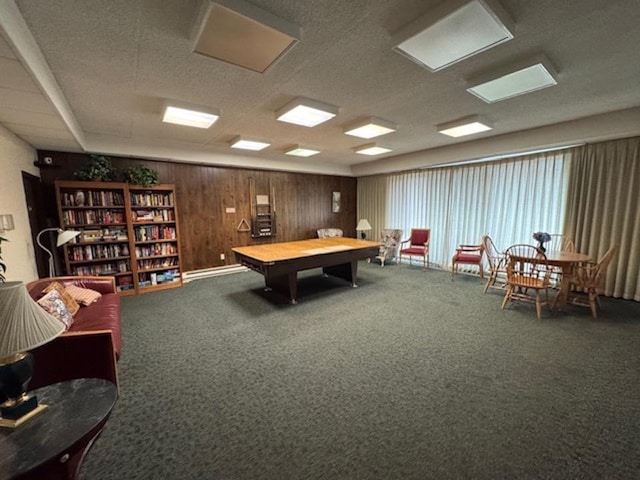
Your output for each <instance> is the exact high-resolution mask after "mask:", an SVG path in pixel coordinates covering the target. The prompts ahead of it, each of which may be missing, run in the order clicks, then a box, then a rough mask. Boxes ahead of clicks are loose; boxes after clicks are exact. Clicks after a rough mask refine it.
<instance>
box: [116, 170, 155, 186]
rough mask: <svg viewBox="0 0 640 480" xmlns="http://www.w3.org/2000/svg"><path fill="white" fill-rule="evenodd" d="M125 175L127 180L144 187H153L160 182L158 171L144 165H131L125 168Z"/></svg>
mask: <svg viewBox="0 0 640 480" xmlns="http://www.w3.org/2000/svg"><path fill="white" fill-rule="evenodd" d="M124 177H125V179H126V181H127V182H129V183H131V184H133V185H140V186H142V187H151V186H152V185H158V184H159V183H160V180H159V178H158V172H156V171H155V170H153V169H152V168H149V167H145V166H143V165H135V166H133V167H129V168H128V169H127V170H125V172H124Z"/></svg>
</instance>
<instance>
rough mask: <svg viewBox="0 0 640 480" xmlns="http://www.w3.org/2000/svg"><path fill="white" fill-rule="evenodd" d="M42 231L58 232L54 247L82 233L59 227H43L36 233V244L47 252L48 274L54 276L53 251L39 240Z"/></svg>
mask: <svg viewBox="0 0 640 480" xmlns="http://www.w3.org/2000/svg"><path fill="white" fill-rule="evenodd" d="M44 232H58V239H57V240H56V247H60V246H62V245H64V244H65V243H67V242H69V241H70V240H73V239H74V238H76V237H77V236H78V235H80V233H82V232H79V231H78V230H63V229H61V228H45V229H44V230H42V231H41V232H40V233H38V236H37V237H36V242H37V243H38V245H40V248H42V249H43V250H44V251H45V252H47V253H48V254H49V276H50V277H55V276H56V267H55V265H54V264H53V252H52V251H51V250H49V249H48V248H46V247H45V246H44V245H42V243H41V242H40V236H41V235H42V234H43V233H44Z"/></svg>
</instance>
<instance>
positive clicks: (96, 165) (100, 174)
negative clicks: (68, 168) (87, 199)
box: [74, 155, 116, 182]
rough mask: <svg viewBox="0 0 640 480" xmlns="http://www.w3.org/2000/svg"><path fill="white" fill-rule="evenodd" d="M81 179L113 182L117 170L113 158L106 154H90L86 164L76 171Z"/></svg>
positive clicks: (76, 174)
mask: <svg viewBox="0 0 640 480" xmlns="http://www.w3.org/2000/svg"><path fill="white" fill-rule="evenodd" d="M74 175H75V176H76V177H77V178H79V179H80V180H89V181H102V182H112V181H113V180H115V176H116V171H115V169H114V168H113V166H112V165H111V159H110V158H109V157H106V156H104V155H90V156H89V160H88V161H87V163H86V165H85V166H84V167H82V168H81V169H80V170H78V171H77V172H75V173H74Z"/></svg>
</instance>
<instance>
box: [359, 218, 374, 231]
mask: <svg viewBox="0 0 640 480" xmlns="http://www.w3.org/2000/svg"><path fill="white" fill-rule="evenodd" d="M356 230H360V231H363V230H371V224H370V223H369V220H367V219H366V218H363V219H361V220H360V221H359V222H358V226H357V227H356Z"/></svg>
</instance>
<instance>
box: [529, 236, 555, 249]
mask: <svg viewBox="0 0 640 480" xmlns="http://www.w3.org/2000/svg"><path fill="white" fill-rule="evenodd" d="M533 239H534V240H536V241H537V242H538V250H540V251H541V252H546V251H547V249H546V248H544V244H545V243H547V242H548V241H550V240H551V235H549V234H548V233H547V232H534V233H533Z"/></svg>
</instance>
